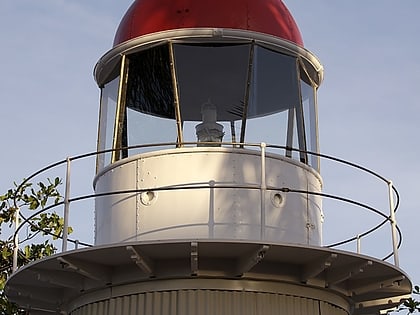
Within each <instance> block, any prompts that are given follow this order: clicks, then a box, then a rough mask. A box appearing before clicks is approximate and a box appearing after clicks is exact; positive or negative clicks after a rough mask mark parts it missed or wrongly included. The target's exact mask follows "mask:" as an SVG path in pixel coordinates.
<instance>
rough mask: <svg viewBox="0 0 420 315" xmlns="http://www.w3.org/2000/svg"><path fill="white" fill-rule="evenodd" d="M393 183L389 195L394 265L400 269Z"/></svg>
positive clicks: (389, 183)
mask: <svg viewBox="0 0 420 315" xmlns="http://www.w3.org/2000/svg"><path fill="white" fill-rule="evenodd" d="M392 187H393V186H392V181H388V194H389V213H390V216H389V218H390V220H391V232H392V250H393V253H394V265H395V266H397V267H399V265H400V261H399V257H398V241H397V221H396V219H395V205H394V192H393V189H392Z"/></svg>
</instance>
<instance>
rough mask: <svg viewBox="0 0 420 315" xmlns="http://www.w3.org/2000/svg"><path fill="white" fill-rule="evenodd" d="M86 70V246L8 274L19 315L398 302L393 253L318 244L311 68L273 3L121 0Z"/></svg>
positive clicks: (381, 307) (291, 313)
mask: <svg viewBox="0 0 420 315" xmlns="http://www.w3.org/2000/svg"><path fill="white" fill-rule="evenodd" d="M94 76H95V80H96V82H97V84H98V86H99V88H100V91H101V97H100V111H99V128H98V150H97V152H96V176H95V178H94V180H93V186H94V189H95V222H94V236H95V240H94V245H93V246H92V247H88V248H81V249H75V250H67V249H66V248H65V250H63V251H62V252H61V253H59V254H56V255H54V256H51V257H48V258H45V259H42V260H40V261H38V262H35V263H32V264H30V265H28V266H25V267H23V268H21V269H20V270H18V271H17V272H16V273H15V274H14V275H13V276H12V277H11V278H10V280H9V282H8V284H7V287H6V291H7V294H8V296H9V298H10V299H11V300H13V301H16V302H17V303H19V304H20V305H22V307H25V308H27V309H28V310H30V312H31V313H33V314H51V313H56V314H74V315H96V314H97V315H99V314H109V315H112V314H127V315H128V314H147V315H158V314H173V315H181V314H182V315H184V314H185V315H187V314H200V315H201V314H203V315H204V314H207V315H216V314H218V315H219V314H226V315H227V314H232V315H236V314H237V315H257V314H271V315H277V314H287V315H295V314H296V315H299V314H316V315H325V314H329V315H350V314H379V313H380V312H382V311H386V310H388V309H391V308H392V307H395V306H396V305H398V304H399V303H400V301H401V300H402V299H404V298H406V297H407V296H408V295H409V293H410V291H411V283H410V281H409V279H408V277H407V276H406V275H405V273H404V272H403V271H402V270H401V269H399V267H398V260H397V259H396V260H395V262H394V264H392V263H389V262H386V261H383V260H381V259H377V258H374V257H370V256H366V255H362V254H360V253H353V252H348V251H342V250H336V249H332V248H329V247H324V244H323V239H322V236H323V229H322V225H323V221H324V213H323V206H322V178H321V175H320V157H321V156H322V155H321V154H320V150H319V139H318V138H319V137H318V117H317V114H318V113H317V112H318V111H317V90H318V88H319V86H320V84H321V83H322V79H323V67H322V65H321V63H320V61H319V60H318V58H317V57H316V56H315V55H314V54H313V53H311V52H310V51H309V50H307V49H306V48H305V47H304V44H303V40H302V37H301V34H300V32H299V29H298V27H297V25H296V23H295V21H294V20H293V17H292V16H291V14H290V12H289V11H288V10H287V8H286V7H285V5H284V4H283V3H282V2H281V1H280V0H259V1H256V0H225V1H219V0H217V1H211V2H210V1H208V2H206V1H197V0H196V1H186V0H161V1H156V0H136V1H134V2H133V4H132V6H131V7H130V8H129V9H128V11H127V13H126V14H125V16H124V18H123V19H122V21H121V23H120V25H119V27H118V29H117V32H116V35H115V38H114V44H113V47H112V48H111V49H110V50H109V51H108V52H106V53H105V54H104V55H103V56H102V57H101V58H100V60H99V61H98V63H97V64H96V67H95V70H94ZM389 220H390V221H392V222H394V219H393V218H390V219H389ZM395 254H396V253H394V255H395Z"/></svg>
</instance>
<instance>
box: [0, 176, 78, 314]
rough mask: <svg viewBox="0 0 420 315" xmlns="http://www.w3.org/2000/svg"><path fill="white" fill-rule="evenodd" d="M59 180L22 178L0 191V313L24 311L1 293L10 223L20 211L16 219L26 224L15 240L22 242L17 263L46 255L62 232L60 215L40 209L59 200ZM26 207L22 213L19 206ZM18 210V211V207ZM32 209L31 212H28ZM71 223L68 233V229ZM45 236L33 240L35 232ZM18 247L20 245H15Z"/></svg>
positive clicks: (8, 265)
mask: <svg viewBox="0 0 420 315" xmlns="http://www.w3.org/2000/svg"><path fill="white" fill-rule="evenodd" d="M59 185H61V180H60V179H59V178H55V179H54V180H53V181H52V180H50V179H47V182H46V183H43V182H38V183H37V184H36V185H34V184H32V183H29V182H27V181H26V180H24V181H23V183H22V184H20V185H17V184H16V183H15V184H14V186H15V187H14V188H12V189H9V190H8V191H7V192H6V193H5V194H4V195H0V233H1V234H2V239H1V240H0V252H1V257H0V258H1V259H0V314H11V315H14V314H17V315H21V314H26V313H25V311H24V310H21V309H19V307H18V306H17V305H15V304H14V303H11V302H9V301H8V300H7V297H6V296H5V295H4V291H3V290H4V286H5V284H6V281H7V279H8V277H9V276H10V275H11V273H12V266H13V249H14V230H12V229H11V228H12V226H13V225H14V223H15V221H16V215H17V214H18V213H20V217H19V222H22V219H23V220H25V221H26V223H28V224H29V229H28V232H27V235H26V236H25V238H23V239H20V240H19V244H25V246H24V247H23V249H21V248H20V249H19V251H18V260H17V263H18V266H22V265H25V264H27V263H29V262H31V261H34V260H37V259H40V258H42V257H45V256H50V255H52V254H54V253H55V252H56V250H57V249H56V248H55V247H54V244H53V243H52V241H53V240H55V239H57V238H59V237H61V236H62V233H63V228H64V219H63V218H62V217H60V216H59V215H58V214H56V213H55V212H42V209H46V208H47V207H48V206H50V205H57V204H58V203H60V201H61V200H62V196H61V194H60V192H59V191H58V186H59ZM23 209H27V210H29V212H28V211H27V212H28V213H29V214H31V216H30V217H28V218H25V217H24V216H22V212H23V211H21V210H23ZM18 210H19V211H18ZM31 212H32V213H31ZM5 229H6V230H7V231H11V232H10V233H9V237H8V238H5V239H4V238H3V235H4V234H5V233H4V232H3V230H5ZM71 232H72V229H71V227H69V228H68V233H71ZM38 235H40V236H49V237H48V238H47V239H46V240H45V237H44V238H43V241H40V242H37V241H38V238H36V236H38ZM19 247H22V246H19Z"/></svg>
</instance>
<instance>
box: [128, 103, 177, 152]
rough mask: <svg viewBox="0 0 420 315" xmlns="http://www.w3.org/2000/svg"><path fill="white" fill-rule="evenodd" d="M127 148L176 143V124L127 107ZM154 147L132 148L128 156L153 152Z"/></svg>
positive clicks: (170, 120)
mask: <svg viewBox="0 0 420 315" xmlns="http://www.w3.org/2000/svg"><path fill="white" fill-rule="evenodd" d="M126 118H127V146H130V147H131V146H136V145H141V144H151V143H167V142H172V143H175V142H176V134H177V132H176V124H175V121H174V120H173V119H168V118H162V117H158V116H151V115H149V114H145V113H142V112H139V111H137V110H134V109H132V108H130V107H127V117H126ZM155 149H156V147H143V148H132V149H129V150H128V156H132V155H135V154H139V153H143V152H147V151H153V150H155Z"/></svg>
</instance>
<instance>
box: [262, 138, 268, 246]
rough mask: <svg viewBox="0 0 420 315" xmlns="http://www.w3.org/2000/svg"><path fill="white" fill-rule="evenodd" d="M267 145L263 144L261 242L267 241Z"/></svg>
mask: <svg viewBox="0 0 420 315" xmlns="http://www.w3.org/2000/svg"><path fill="white" fill-rule="evenodd" d="M266 146H267V145H266V143H264V142H261V144H260V148H261V189H260V191H261V235H260V237H261V240H264V239H265V192H266V191H267V183H266V178H265V173H266V172H265V170H266V166H265V148H266Z"/></svg>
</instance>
